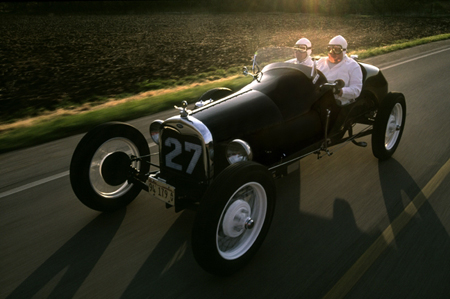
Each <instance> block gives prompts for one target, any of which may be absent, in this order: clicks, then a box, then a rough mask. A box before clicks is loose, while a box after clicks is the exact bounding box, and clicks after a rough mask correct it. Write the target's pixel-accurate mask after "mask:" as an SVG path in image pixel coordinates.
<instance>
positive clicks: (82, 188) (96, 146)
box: [70, 122, 150, 212]
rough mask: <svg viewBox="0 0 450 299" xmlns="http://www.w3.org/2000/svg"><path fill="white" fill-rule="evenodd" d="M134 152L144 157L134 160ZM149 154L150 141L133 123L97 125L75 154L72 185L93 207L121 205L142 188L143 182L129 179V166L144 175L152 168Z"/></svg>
mask: <svg viewBox="0 0 450 299" xmlns="http://www.w3.org/2000/svg"><path fill="white" fill-rule="evenodd" d="M131 155H134V156H137V157H143V158H142V160H141V161H131V158H130V156H131ZM149 155H150V151H149V147H148V143H147V141H146V140H145V138H144V136H143V135H142V134H141V133H140V132H139V131H138V130H137V129H136V128H134V127H133V126H131V125H128V124H125V123H119V122H111V123H105V124H103V125H100V126H97V127H95V128H94V129H92V130H91V131H89V132H88V133H87V134H86V135H85V136H84V137H83V138H82V139H81V141H80V142H79V143H78V145H77V147H76V149H75V152H74V154H73V156H72V161H71V162H70V183H71V185H72V189H73V191H74V193H75V195H76V196H77V197H78V199H79V200H80V201H81V202H82V203H83V204H85V205H86V206H88V207H89V208H91V209H94V210H97V211H103V212H106V211H108V212H110V211H114V210H117V209H120V208H122V207H124V206H126V205H128V204H129V203H130V202H131V201H133V200H134V199H135V198H136V197H137V196H138V194H139V192H140V191H141V187H140V186H138V185H136V184H131V183H129V182H128V181H127V178H128V175H129V173H130V169H131V168H130V167H133V168H135V169H137V170H139V172H140V174H141V175H145V174H146V173H147V172H148V171H149V169H150V164H149V162H150V158H149ZM142 178H144V177H142Z"/></svg>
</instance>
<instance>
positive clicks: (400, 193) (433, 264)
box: [350, 158, 450, 298]
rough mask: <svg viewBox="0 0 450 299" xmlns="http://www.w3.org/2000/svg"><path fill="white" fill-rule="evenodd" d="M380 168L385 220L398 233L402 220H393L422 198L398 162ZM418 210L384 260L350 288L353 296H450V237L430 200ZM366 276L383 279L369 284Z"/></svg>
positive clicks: (393, 243) (412, 180)
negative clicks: (385, 213)
mask: <svg viewBox="0 0 450 299" xmlns="http://www.w3.org/2000/svg"><path fill="white" fill-rule="evenodd" d="M378 169H379V171H378V173H379V178H380V183H381V187H382V193H383V199H384V202H385V206H386V211H387V217H388V218H389V223H391V226H392V230H393V231H398V230H400V229H401V227H402V226H400V225H401V222H399V221H395V220H396V219H398V218H399V216H400V215H401V214H402V213H403V212H404V210H405V208H406V206H407V205H408V204H410V203H411V202H413V201H414V199H415V198H418V197H420V196H424V195H423V194H422V190H421V189H420V187H419V186H418V184H417V183H416V182H415V180H414V179H413V178H412V177H411V175H410V174H409V173H408V171H407V170H406V169H405V168H404V167H403V166H402V165H401V164H400V163H399V162H398V161H396V160H395V159H393V158H392V159H390V160H388V161H384V162H379V164H378ZM416 202H418V201H416ZM413 203H414V202H413ZM416 209H417V214H416V215H414V217H413V218H412V219H411V220H410V221H409V222H408V223H407V224H406V225H405V226H404V227H403V228H402V229H401V230H400V231H399V232H398V233H397V234H396V235H395V238H394V241H393V242H392V244H391V245H390V247H389V249H388V250H387V251H388V252H387V253H386V254H385V255H384V258H383V260H381V259H379V260H377V261H376V262H375V263H374V264H373V265H372V267H371V268H370V269H369V271H368V272H367V275H366V278H364V277H363V279H362V280H361V283H360V284H359V285H358V286H356V287H355V288H354V290H352V293H351V296H350V297H351V298H361V296H362V297H366V294H368V293H369V294H371V296H372V297H374V298H448V294H450V284H449V283H448V281H449V279H450V237H449V234H448V232H447V231H446V229H445V227H444V225H443V224H442V222H441V220H440V219H439V216H438V215H437V214H436V211H435V210H434V208H433V206H432V204H431V203H430V201H429V199H428V200H426V201H425V202H424V203H423V205H422V206H420V207H416ZM403 214H404V213H403ZM403 216H404V215H403ZM395 226H397V227H395ZM367 277H379V279H372V280H370V281H368V280H367Z"/></svg>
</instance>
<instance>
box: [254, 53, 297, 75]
mask: <svg viewBox="0 0 450 299" xmlns="http://www.w3.org/2000/svg"><path fill="white" fill-rule="evenodd" d="M294 58H295V49H294V48H290V47H268V48H262V49H259V50H258V51H256V52H255V56H254V61H253V72H254V73H256V72H257V71H258V69H257V67H259V68H260V70H262V68H263V67H265V66H266V65H268V64H269V63H273V62H284V61H288V60H291V59H294ZM255 60H256V63H255Z"/></svg>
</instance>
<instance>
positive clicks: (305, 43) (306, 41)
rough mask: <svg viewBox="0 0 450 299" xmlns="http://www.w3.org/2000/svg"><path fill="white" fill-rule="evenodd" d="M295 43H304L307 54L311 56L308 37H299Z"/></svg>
mask: <svg viewBox="0 0 450 299" xmlns="http://www.w3.org/2000/svg"><path fill="white" fill-rule="evenodd" d="M295 44H296V45H305V46H306V47H307V48H308V50H306V53H307V54H308V56H311V51H312V50H311V42H310V41H309V39H307V38H305V37H302V38H301V39H299V40H298V41H297V42H296V43H295Z"/></svg>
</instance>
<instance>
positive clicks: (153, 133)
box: [149, 119, 163, 145]
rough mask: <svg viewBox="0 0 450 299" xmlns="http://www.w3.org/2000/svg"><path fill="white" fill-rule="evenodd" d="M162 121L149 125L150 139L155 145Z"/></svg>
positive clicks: (157, 141)
mask: <svg viewBox="0 0 450 299" xmlns="http://www.w3.org/2000/svg"><path fill="white" fill-rule="evenodd" d="M162 123H163V121H162V120H159V119H157V120H155V121H153V122H152V123H151V124H150V128H149V131H150V137H151V138H152V140H153V142H155V143H156V144H158V145H159V137H160V130H161V125H162Z"/></svg>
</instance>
